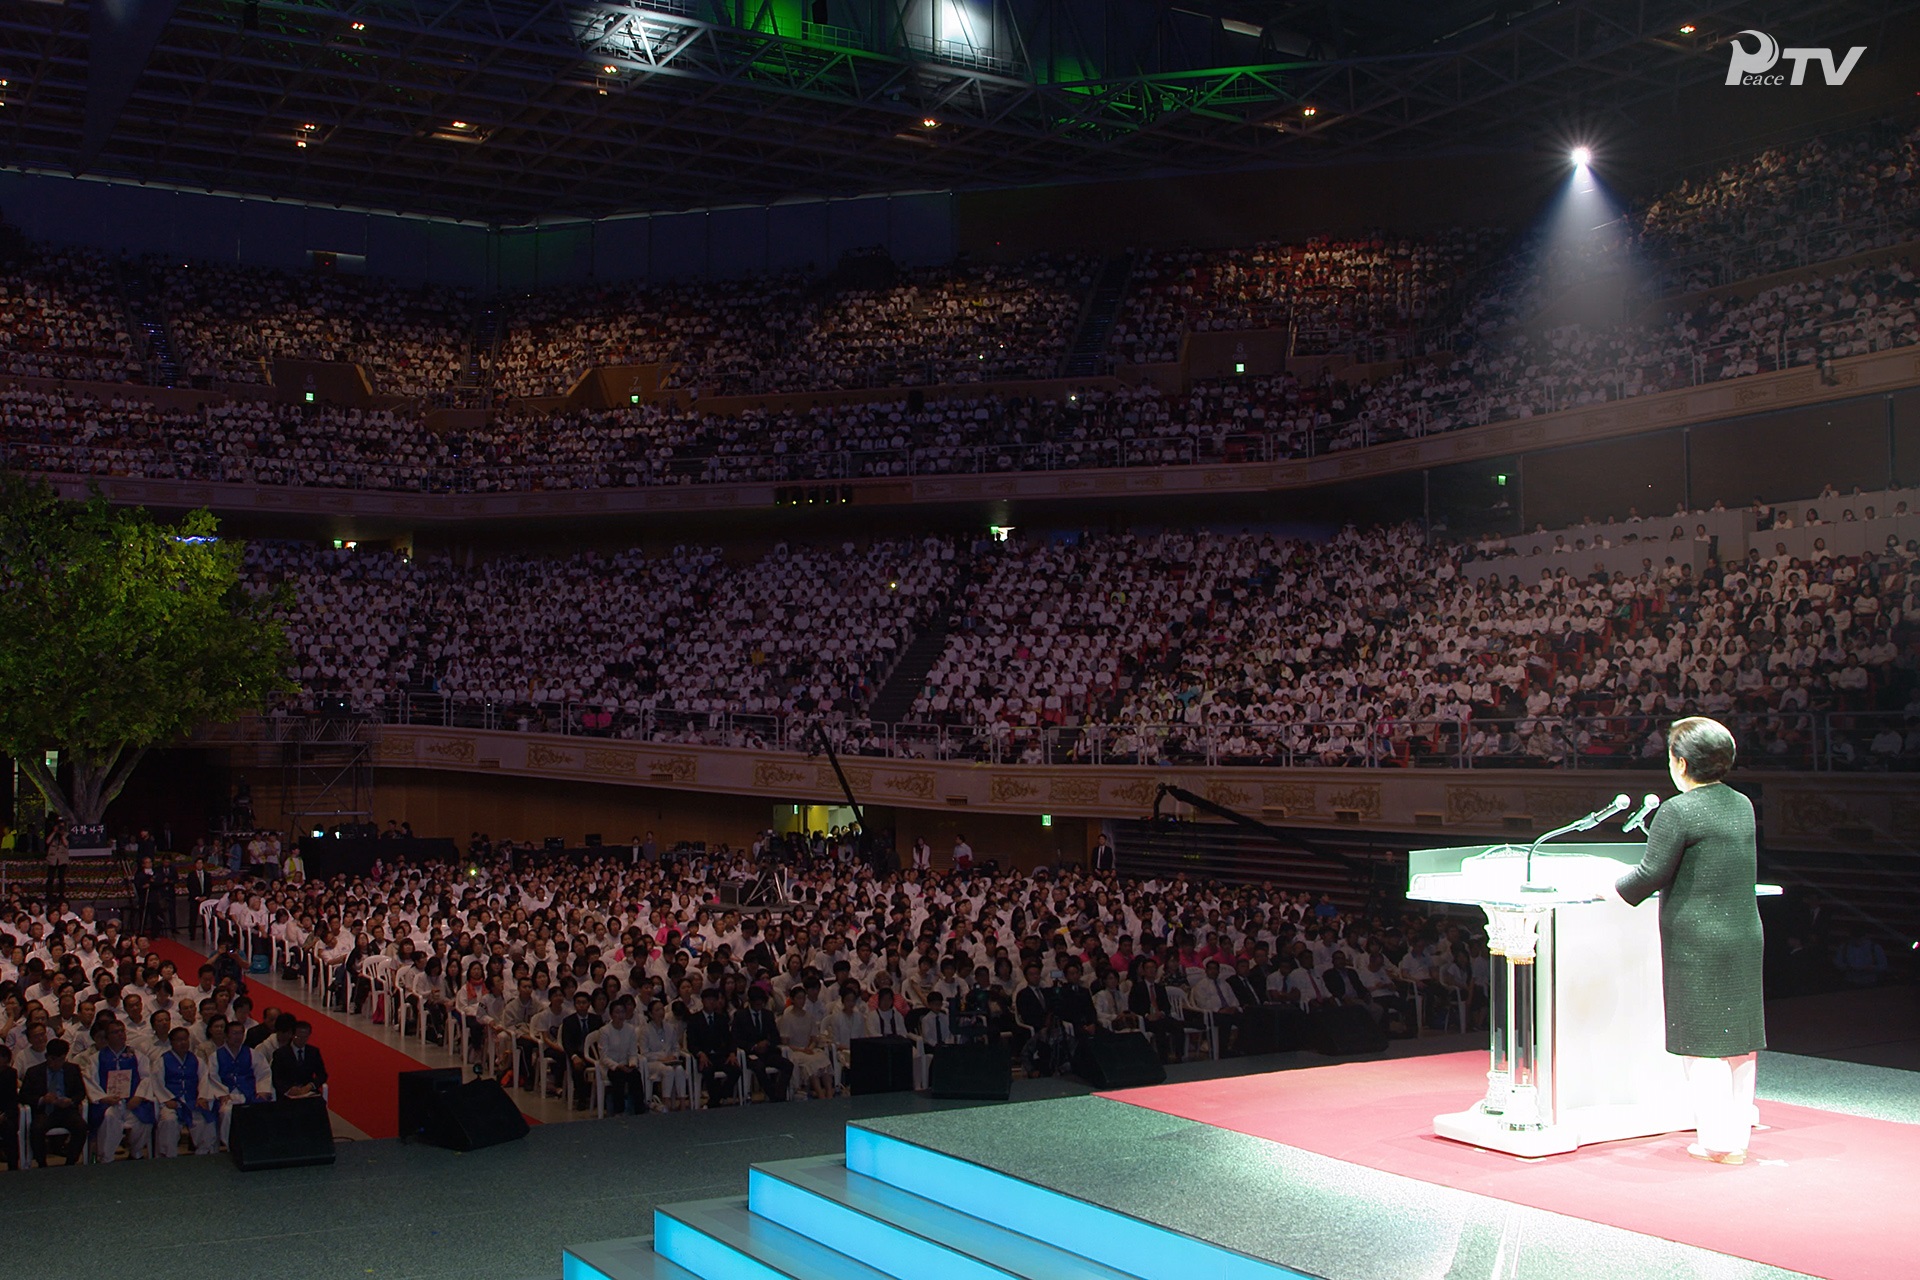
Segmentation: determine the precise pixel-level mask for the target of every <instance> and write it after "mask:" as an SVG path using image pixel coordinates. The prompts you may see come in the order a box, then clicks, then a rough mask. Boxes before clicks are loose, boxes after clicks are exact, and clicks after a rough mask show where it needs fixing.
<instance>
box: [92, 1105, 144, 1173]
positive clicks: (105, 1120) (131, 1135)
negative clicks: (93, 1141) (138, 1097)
mask: <svg viewBox="0 0 1920 1280" xmlns="http://www.w3.org/2000/svg"><path fill="white" fill-rule="evenodd" d="M152 1136H153V1126H152V1125H150V1124H148V1123H147V1122H146V1121H144V1120H142V1119H139V1118H138V1117H137V1116H135V1115H134V1114H133V1112H131V1111H129V1110H128V1109H127V1104H126V1103H124V1102H116V1103H115V1104H114V1105H112V1106H110V1107H108V1108H107V1111H106V1114H105V1115H103V1116H101V1117H100V1130H99V1133H98V1134H97V1137H98V1138H99V1145H98V1146H96V1147H95V1148H94V1150H95V1151H97V1152H99V1153H100V1163H101V1164H112V1163H113V1153H114V1152H116V1151H118V1150H119V1149H120V1139H121V1138H125V1139H126V1140H127V1150H128V1151H130V1152H132V1153H133V1158H134V1159H135V1160H144V1159H146V1158H147V1156H148V1155H149V1154H150V1151H151V1149H150V1148H149V1147H148V1145H147V1139H148V1138H150V1137H152Z"/></svg>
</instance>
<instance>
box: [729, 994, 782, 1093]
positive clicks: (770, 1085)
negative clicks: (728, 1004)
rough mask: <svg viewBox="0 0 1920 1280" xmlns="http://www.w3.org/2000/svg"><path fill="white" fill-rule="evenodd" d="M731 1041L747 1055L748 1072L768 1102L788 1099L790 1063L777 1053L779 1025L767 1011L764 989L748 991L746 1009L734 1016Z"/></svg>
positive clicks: (778, 1051) (780, 1053)
mask: <svg viewBox="0 0 1920 1280" xmlns="http://www.w3.org/2000/svg"><path fill="white" fill-rule="evenodd" d="M733 1039H734V1043H735V1044H738V1045H739V1046H740V1047H741V1048H742V1049H745V1050H746V1053H747V1070H749V1071H751V1072H753V1076H754V1079H756V1080H758V1081H759V1082H760V1091H761V1092H762V1093H764V1094H766V1095H767V1101H768V1102H785V1101H786V1100H787V1082H788V1081H790V1080H792V1079H793V1064H792V1063H791V1062H789V1061H787V1055H786V1054H784V1053H782V1052H780V1025H779V1024H778V1023H777V1022H775V1021H774V1020H773V1015H772V1014H771V1013H768V1012H767V991H766V988H765V987H748V988H747V1007H746V1008H744V1009H742V1010H741V1011H740V1012H738V1013H736V1014H734V1015H733Z"/></svg>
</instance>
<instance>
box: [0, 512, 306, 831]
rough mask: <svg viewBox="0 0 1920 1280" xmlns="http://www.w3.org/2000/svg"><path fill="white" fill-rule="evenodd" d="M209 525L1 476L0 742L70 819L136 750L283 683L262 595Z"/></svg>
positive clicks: (92, 806)
mask: <svg viewBox="0 0 1920 1280" xmlns="http://www.w3.org/2000/svg"><path fill="white" fill-rule="evenodd" d="M218 529H219V525H218V522H217V521H216V520H215V519H214V517H213V516H212V515H211V514H209V513H208V512H206V511H195V512H192V513H190V514H188V515H186V516H185V517H183V518H182V519H181V520H180V521H179V523H177V524H163V523H160V522H159V521H157V520H155V519H154V518H153V517H152V516H150V515H149V514H148V513H147V512H146V511H144V510H141V509H138V508H126V507H114V506H112V505H111V504H109V503H108V502H107V500H106V499H105V498H103V497H101V496H100V495H99V494H97V493H96V494H95V495H93V496H92V497H91V498H90V499H88V500H87V501H84V502H75V501H69V500H67V499H63V498H61V497H60V496H59V495H58V494H57V493H55V492H54V491H53V490H52V489H51V488H49V487H48V486H46V485H44V484H40V483H36V482H29V481H25V480H22V479H20V478H18V477H13V476H7V477H0V750H4V751H5V752H7V753H8V754H9V755H11V756H12V757H13V758H14V759H15V760H16V761H17V762H18V763H19V765H20V768H21V771H22V772H24V773H25V774H26V776H27V777H28V778H30V779H31V780H32V781H33V784H34V786H35V787H37V788H38V789H39V790H40V792H41V794H42V795H44V796H45V797H46V800H47V803H48V805H49V806H50V807H51V808H52V809H53V810H54V811H55V812H57V813H59V814H61V815H62V816H64V817H65V818H67V819H68V820H69V821H71V822H76V823H91V822H99V821H100V820H101V819H102V817H103V815H104V814H105V813H106V809H107V806H108V805H109V804H110V803H112V801H113V798H114V797H115V796H117V795H119V794H120V791H121V788H123V787H124V786H126V784H127V779H128V778H129V777H131V776H132V775H133V770H134V767H135V766H136V765H138V764H139V763H140V758H141V757H142V756H143V755H145V754H146V752H147V751H148V749H149V748H152V747H156V746H165V745H167V744H168V743H171V742H175V741H178V740H179V739H181V738H183V737H185V736H186V735H187V734H189V733H191V732H192V731H193V730H194V729H195V728H196V727H197V726H199V725H201V724H203V723H219V722H223V721H227V720H232V719H234V718H235V717H237V716H239V715H242V714H244V713H246V712H249V711H257V710H260V709H261V708H262V707H264V706H265V705H266V704H267V702H268V701H269V700H270V699H271V698H272V696H273V695H274V694H276V693H280V692H283V691H288V690H291V689H292V688H293V687H294V686H293V685H292V684H291V682H290V681H289V680H288V679H287V678H286V675H285V674H284V673H285V671H286V668H287V654H288V648H287V639H286V634H285V632H284V631H283V630H282V628H281V626H280V624H279V622H278V621H277V620H275V619H274V618H273V617H272V616H271V614H270V612H269V609H270V606H271V604H272V602H271V601H270V600H267V599H261V598H257V597H255V596H253V595H252V594H251V593H249V592H248V591H247V590H246V588H245V587H244V586H242V585H241V582H240V560H241V555H242V552H243V550H244V548H243V546H242V544H240V543H238V542H230V541H226V540H223V539H221V538H219V537H218ZM56 749H57V750H58V751H59V752H60V753H61V758H62V759H63V760H64V761H66V762H67V764H68V765H69V772H68V782H69V786H67V787H63V786H62V785H61V781H60V778H59V777H58V776H57V775H56V772H55V771H54V770H52V769H49V768H48V767H47V763H46V757H47V752H49V751H52V750H56Z"/></svg>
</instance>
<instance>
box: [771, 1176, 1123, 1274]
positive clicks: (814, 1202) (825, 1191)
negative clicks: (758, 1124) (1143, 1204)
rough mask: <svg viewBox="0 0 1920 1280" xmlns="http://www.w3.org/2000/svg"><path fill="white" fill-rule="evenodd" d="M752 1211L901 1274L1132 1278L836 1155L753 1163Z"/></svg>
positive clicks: (874, 1264)
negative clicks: (858, 1169) (854, 1168)
mask: <svg viewBox="0 0 1920 1280" xmlns="http://www.w3.org/2000/svg"><path fill="white" fill-rule="evenodd" d="M747 1204H748V1206H749V1207H750V1208H751V1209H752V1210H753V1212H754V1213H756V1214H758V1215H760V1216H761V1217H763V1218H768V1219H771V1220H772V1221H774V1222H778V1223H781V1224H782V1225H784V1226H788V1227H792V1228H793V1229H794V1230H796V1231H801V1232H804V1233H806V1234H807V1235H809V1236H812V1237H813V1238H814V1239H815V1240H818V1241H820V1242H821V1243H822V1244H825V1245H828V1246H830V1247H832V1248H834V1249H836V1250H838V1251H839V1252H841V1253H844V1254H846V1255H848V1256H849V1257H853V1258H857V1259H859V1260H860V1261H861V1262H864V1263H866V1264H867V1265H868V1266H870V1267H877V1268H879V1269H880V1270H881V1271H884V1272H886V1273H887V1274H888V1275H890V1276H894V1277H897V1278H898V1280H920V1278H921V1277H923V1276H941V1277H952V1278H953V1280H1007V1278H1008V1277H1019V1278H1020V1280H1131V1277H1129V1276H1128V1275H1127V1274H1126V1273H1125V1272H1121V1271H1116V1270H1114V1269H1113V1268H1112V1267H1103V1266H1101V1265H1100V1264H1099V1263H1097V1262H1089V1261H1088V1260H1087V1259H1085V1258H1082V1257H1079V1256H1077V1255H1075V1254H1071V1253H1067V1252H1065V1251H1064V1250H1061V1249H1056V1248H1054V1247H1053V1246H1052V1245H1050V1244H1046V1243H1044V1242H1042V1241H1039V1240H1035V1239H1032V1238H1031V1237H1029V1236H1023V1235H1019V1234H1017V1233H1015V1232H1012V1231H1007V1230H1004V1229H1002V1228H1001V1227H998V1226H995V1225H994V1224H992V1223H990V1222H983V1221H981V1220H980V1219H979V1218H975V1217H970V1216H969V1215H967V1214H964V1213H960V1212H959V1211H957V1210H954V1209H950V1208H948V1207H947V1206H946V1205H943V1204H938V1203H936V1202H934V1201H932V1200H928V1199H926V1198H925V1197H922V1196H917V1195H913V1194H912V1193H910V1192H906V1191H902V1190H900V1189H899V1188H898V1187H893V1186H889V1185H887V1184H886V1183H884V1182H878V1181H875V1180H874V1179H872V1178H868V1177H863V1176H861V1175H860V1174H857V1173H849V1172H848V1171H847V1166H846V1162H845V1161H844V1160H842V1159H841V1158H840V1157H838V1156H821V1157H816V1158H813V1159H807V1160H781V1161H776V1162H773V1163H769V1164H757V1165H755V1166H754V1167H753V1171H752V1173H751V1174H749V1175H748V1183H747Z"/></svg>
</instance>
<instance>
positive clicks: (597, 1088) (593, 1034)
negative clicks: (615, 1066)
mask: <svg viewBox="0 0 1920 1280" xmlns="http://www.w3.org/2000/svg"><path fill="white" fill-rule="evenodd" d="M605 1030H606V1028H605V1027H595V1028H594V1029H593V1030H591V1031H589V1032H587V1038H586V1039H585V1040H584V1041H582V1042H581V1044H580V1056H581V1057H583V1058H585V1059H586V1060H587V1079H589V1080H591V1081H592V1082H593V1114H594V1117H595V1118H596V1119H599V1120H604V1119H606V1118H607V1071H606V1064H605V1063H604V1062H602V1061H601V1059H600V1033H601V1032H602V1031H605ZM567 1105H568V1108H569V1109H571V1108H572V1105H573V1103H572V1101H571V1100H569V1101H568V1103H567Z"/></svg>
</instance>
